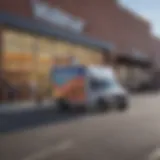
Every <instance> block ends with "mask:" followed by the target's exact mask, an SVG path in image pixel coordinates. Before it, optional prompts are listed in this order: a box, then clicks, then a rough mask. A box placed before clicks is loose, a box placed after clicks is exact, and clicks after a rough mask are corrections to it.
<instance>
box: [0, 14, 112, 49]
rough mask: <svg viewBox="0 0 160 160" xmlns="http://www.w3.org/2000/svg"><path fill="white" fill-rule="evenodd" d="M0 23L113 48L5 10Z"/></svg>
mask: <svg viewBox="0 0 160 160" xmlns="http://www.w3.org/2000/svg"><path fill="white" fill-rule="evenodd" d="M0 24H1V25H7V26H11V27H15V28H19V29H23V30H27V31H30V32H33V33H37V34H40V35H44V36H49V37H54V38H57V39H61V40H67V41H70V42H72V43H77V44H81V45H86V46H89V47H93V48H98V49H103V50H111V49H112V48H113V44H110V43H107V42H104V41H99V40H96V39H93V38H90V37H87V36H83V35H80V34H76V33H71V32H69V31H68V32H67V31H64V30H62V29H58V28H57V27H52V26H50V25H48V24H45V23H43V22H40V21H36V20H34V19H29V18H25V17H22V16H17V15H13V14H10V13H6V12H0Z"/></svg>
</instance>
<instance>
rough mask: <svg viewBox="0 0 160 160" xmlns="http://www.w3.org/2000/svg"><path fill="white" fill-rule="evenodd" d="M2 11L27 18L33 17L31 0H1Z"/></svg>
mask: <svg viewBox="0 0 160 160" xmlns="http://www.w3.org/2000/svg"><path fill="white" fill-rule="evenodd" d="M0 11H6V12H10V13H13V14H18V15H22V16H26V17H31V16H32V8H31V1H30V0H14V1H13V0H1V1H0Z"/></svg>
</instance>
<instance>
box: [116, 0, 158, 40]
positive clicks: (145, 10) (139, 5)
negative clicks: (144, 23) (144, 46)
mask: <svg viewBox="0 0 160 160" xmlns="http://www.w3.org/2000/svg"><path fill="white" fill-rule="evenodd" d="M119 1H120V2H121V3H122V4H123V5H124V6H126V7H128V8H130V9H132V10H134V11H136V12H137V13H138V14H140V15H141V16H142V17H144V18H145V19H147V20H149V21H150V22H151V23H152V25H153V26H152V28H153V29H152V31H153V33H154V34H155V35H157V36H159V37H160V0H119Z"/></svg>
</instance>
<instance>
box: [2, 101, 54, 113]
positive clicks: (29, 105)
mask: <svg viewBox="0 0 160 160" xmlns="http://www.w3.org/2000/svg"><path fill="white" fill-rule="evenodd" d="M51 107H55V104H54V102H53V101H50V100H45V101H43V102H42V103H41V104H37V103H36V102H33V101H25V102H15V103H6V104H0V113H5V112H7V113H8V112H22V111H29V110H37V109H46V108H51Z"/></svg>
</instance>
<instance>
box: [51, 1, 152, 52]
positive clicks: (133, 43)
mask: <svg viewBox="0 0 160 160" xmlns="http://www.w3.org/2000/svg"><path fill="white" fill-rule="evenodd" d="M48 2H49V3H50V4H52V5H53V6H55V7H60V8H62V9H64V10H65V11H68V12H69V13H71V14H73V15H75V16H79V17H81V18H83V19H84V20H86V22H87V25H86V28H85V31H84V32H85V34H88V35H90V36H93V37H96V38H98V39H102V40H106V41H110V42H113V43H115V44H116V45H117V51H118V52H130V51H131V49H132V48H136V49H137V50H139V51H141V52H144V53H146V54H150V52H151V50H152V49H151V48H152V46H151V43H152V42H151V38H150V24H149V22H147V21H146V20H144V19H142V18H140V17H138V16H136V15H135V14H134V13H131V12H130V11H128V10H127V9H124V8H122V7H120V6H119V5H118V4H117V3H116V0H107V1H106V0H87V1H85V0H81V1H80V0H48Z"/></svg>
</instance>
